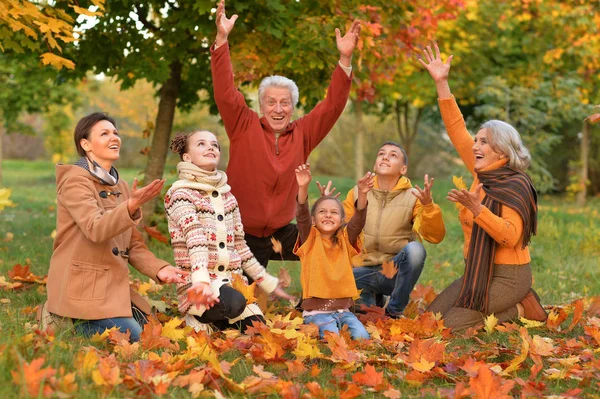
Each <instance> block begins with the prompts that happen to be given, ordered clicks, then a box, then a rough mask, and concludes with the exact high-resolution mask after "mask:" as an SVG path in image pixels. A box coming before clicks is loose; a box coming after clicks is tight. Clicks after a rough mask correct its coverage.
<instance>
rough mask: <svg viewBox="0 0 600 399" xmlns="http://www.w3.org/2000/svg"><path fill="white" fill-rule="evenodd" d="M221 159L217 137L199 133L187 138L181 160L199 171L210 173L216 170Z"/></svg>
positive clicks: (209, 133)
mask: <svg viewBox="0 0 600 399" xmlns="http://www.w3.org/2000/svg"><path fill="white" fill-rule="evenodd" d="M220 159H221V149H220V147H219V142H218V140H217V136H215V135H214V134H212V133H211V132H207V131H201V132H196V133H193V134H191V135H190V136H189V137H188V138H187V145H186V151H185V152H184V153H183V160H184V161H186V162H191V163H193V164H194V165H196V166H197V167H199V168H200V169H204V170H206V171H209V172H212V171H213V170H215V169H216V168H217V165H218V164H219V160H220Z"/></svg>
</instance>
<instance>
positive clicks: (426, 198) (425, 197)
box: [412, 175, 434, 205]
mask: <svg viewBox="0 0 600 399" xmlns="http://www.w3.org/2000/svg"><path fill="white" fill-rule="evenodd" d="M433 180H434V178H433V177H432V178H431V180H429V175H425V181H424V185H423V186H424V187H425V189H423V190H421V188H420V187H419V186H417V185H415V189H416V190H417V192H415V191H414V190H413V191H412V194H413V195H414V196H415V197H417V199H418V200H419V202H421V205H429V204H431V201H432V198H431V187H433Z"/></svg>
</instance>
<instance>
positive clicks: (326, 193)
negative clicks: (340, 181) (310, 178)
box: [317, 180, 341, 198]
mask: <svg viewBox="0 0 600 399" xmlns="http://www.w3.org/2000/svg"><path fill="white" fill-rule="evenodd" d="M332 184H333V183H331V180H329V181H328V182H327V185H326V186H323V185H322V184H321V183H319V182H317V187H318V188H319V192H320V193H321V197H334V198H338V197H339V196H340V194H341V193H336V192H335V190H336V188H335V187H331V185H332Z"/></svg>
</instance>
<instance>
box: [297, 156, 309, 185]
mask: <svg viewBox="0 0 600 399" xmlns="http://www.w3.org/2000/svg"><path fill="white" fill-rule="evenodd" d="M311 180H312V176H311V174H310V164H309V163H308V162H307V163H303V164H302V165H300V166H298V167H297V168H296V181H297V182H298V187H307V186H308V185H309V183H310V181H311Z"/></svg>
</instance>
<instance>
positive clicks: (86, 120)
mask: <svg viewBox="0 0 600 399" xmlns="http://www.w3.org/2000/svg"><path fill="white" fill-rule="evenodd" d="M100 121H109V122H110V123H112V124H113V126H114V127H115V128H116V127H117V122H115V120H114V119H113V118H111V117H110V116H108V114H107V113H106V112H94V113H91V114H89V115H88V116H84V117H83V118H81V119H80V120H79V122H77V125H76V126H75V133H74V135H73V138H74V140H75V148H77V153H78V154H79V155H81V156H82V157H85V150H84V149H83V147H82V146H81V140H82V139H86V140H88V139H89V138H90V132H91V131H92V127H94V125H95V124H96V123H98V122H100Z"/></svg>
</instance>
